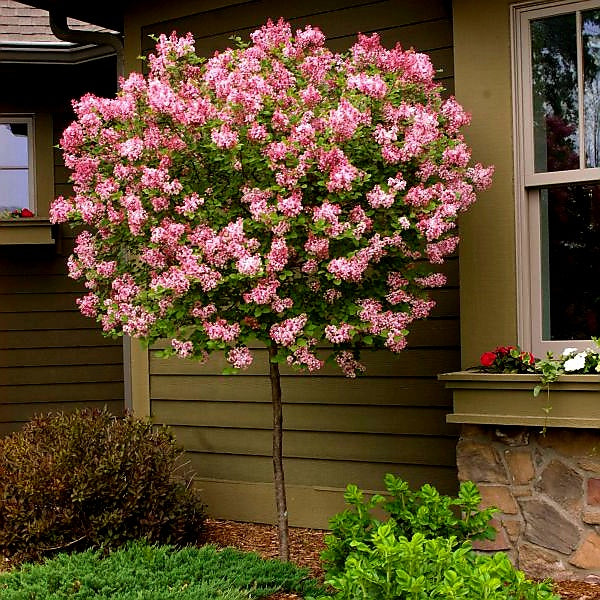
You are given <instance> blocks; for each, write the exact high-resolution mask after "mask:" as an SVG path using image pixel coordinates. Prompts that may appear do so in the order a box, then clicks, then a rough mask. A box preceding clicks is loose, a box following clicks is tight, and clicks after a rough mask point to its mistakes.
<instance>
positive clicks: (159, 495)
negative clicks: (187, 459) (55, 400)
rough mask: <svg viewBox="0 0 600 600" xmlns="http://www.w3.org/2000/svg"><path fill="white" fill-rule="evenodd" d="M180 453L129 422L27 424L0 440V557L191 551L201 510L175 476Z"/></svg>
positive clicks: (103, 416) (73, 417)
mask: <svg viewBox="0 0 600 600" xmlns="http://www.w3.org/2000/svg"><path fill="white" fill-rule="evenodd" d="M182 452H183V450H182V449H180V448H179V447H178V446H177V445H176V444H175V441H174V439H173V436H172V435H171V433H170V432H169V431H168V430H167V429H165V428H154V427H153V426H152V425H151V424H150V423H149V422H146V421H142V420H139V419H136V418H134V417H133V416H131V415H126V416H124V417H115V416H113V415H111V414H110V413H109V412H108V411H107V410H102V411H100V410H94V411H78V412H75V413H72V414H54V415H45V416H39V417H36V418H34V419H33V420H32V421H30V422H29V423H27V424H26V425H25V427H24V428H23V429H22V430H21V431H19V432H16V433H13V434H11V435H9V436H7V437H5V438H2V439H0V554H4V555H6V556H10V557H11V558H12V559H14V560H24V559H38V558H41V557H43V556H46V555H49V554H52V553H54V552H56V551H57V550H80V549H82V548H90V547H103V548H115V547H118V546H120V545H122V544H123V543H125V542H126V541H127V540H131V539H138V538H143V539H145V540H147V541H149V542H160V543H170V544H177V545H180V544H186V543H193V542H195V541H196V540H197V539H198V537H199V535H200V534H201V531H202V525H203V521H204V510H203V505H202V503H201V501H200V498H199V496H198V493H197V492H196V491H195V490H193V489H192V488H191V487H190V485H189V482H186V481H185V480H184V479H183V477H182V476H181V475H180V473H179V470H180V468H181V466H182V463H181V455H182Z"/></svg>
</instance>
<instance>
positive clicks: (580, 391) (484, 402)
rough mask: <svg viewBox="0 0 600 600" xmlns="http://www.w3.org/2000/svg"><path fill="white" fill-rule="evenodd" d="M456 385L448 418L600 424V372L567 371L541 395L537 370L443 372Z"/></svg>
mask: <svg viewBox="0 0 600 600" xmlns="http://www.w3.org/2000/svg"><path fill="white" fill-rule="evenodd" d="M438 378H439V379H440V380H441V381H443V382H444V384H445V386H446V388H447V389H449V390H452V395H453V412H452V413H451V414H449V415H447V417H446V421H447V422H448V423H472V424H490V425H520V426H523V425H526V426H532V427H538V426H540V427H574V428H582V429H585V428H587V429H600V394H599V393H598V392H600V375H562V376H561V377H560V378H559V379H558V380H557V381H556V382H554V383H552V384H551V386H550V393H549V394H548V393H546V392H545V391H542V393H540V395H539V396H538V397H537V398H535V397H534V396H533V388H534V387H535V386H536V385H537V384H538V383H539V381H540V379H539V377H538V376H537V375H516V374H511V373H506V374H503V373H476V372H471V371H460V372H457V373H443V374H442V375H439V376H438Z"/></svg>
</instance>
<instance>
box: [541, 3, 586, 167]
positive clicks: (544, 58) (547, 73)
mask: <svg viewBox="0 0 600 600" xmlns="http://www.w3.org/2000/svg"><path fill="white" fill-rule="evenodd" d="M531 53H532V81H533V120H534V124H533V125H534V150H535V161H534V163H535V170H536V172H546V171H564V170H570V169H578V168H579V132H578V125H579V118H578V114H579V113H578V110H579V108H578V103H579V98H578V96H579V94H578V87H577V38H576V18H575V13H569V14H564V15H558V16H556V17H549V18H545V19H539V20H534V21H532V22H531Z"/></svg>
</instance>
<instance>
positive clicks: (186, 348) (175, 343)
mask: <svg viewBox="0 0 600 600" xmlns="http://www.w3.org/2000/svg"><path fill="white" fill-rule="evenodd" d="M171 346H172V347H173V349H174V350H175V352H176V353H177V356H179V357H180V358H187V357H188V356H191V355H192V353H193V351H194V344H192V342H190V341H189V340H188V341H186V342H182V341H180V340H178V339H175V338H173V339H172V340H171Z"/></svg>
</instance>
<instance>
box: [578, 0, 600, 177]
mask: <svg viewBox="0 0 600 600" xmlns="http://www.w3.org/2000/svg"><path fill="white" fill-rule="evenodd" d="M581 26H582V30H583V31H582V34H583V36H582V41H583V44H582V46H583V73H584V100H583V102H584V104H583V106H584V114H585V166H586V167H598V166H600V10H589V11H586V12H583V13H582V14H581Z"/></svg>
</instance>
